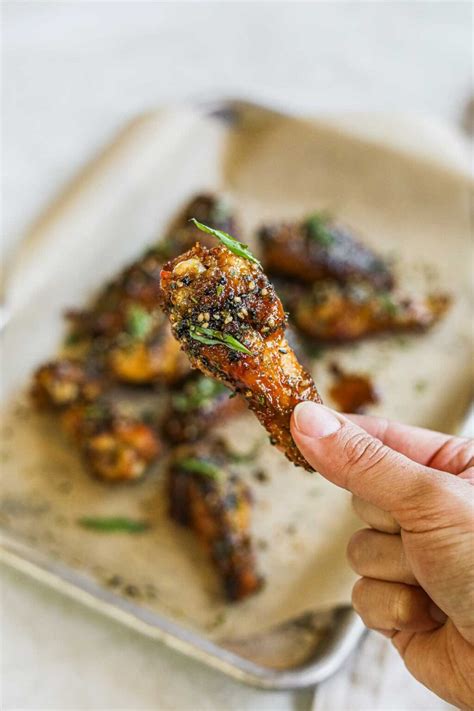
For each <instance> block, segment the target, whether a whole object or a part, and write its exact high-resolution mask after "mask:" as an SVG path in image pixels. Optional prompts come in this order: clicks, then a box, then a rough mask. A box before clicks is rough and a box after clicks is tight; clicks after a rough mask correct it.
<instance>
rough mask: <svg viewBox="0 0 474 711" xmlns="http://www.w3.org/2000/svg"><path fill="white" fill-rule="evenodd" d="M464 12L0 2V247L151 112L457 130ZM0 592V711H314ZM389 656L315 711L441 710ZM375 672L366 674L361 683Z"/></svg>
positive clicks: (285, 695)
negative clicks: (169, 107)
mask: <svg viewBox="0 0 474 711" xmlns="http://www.w3.org/2000/svg"><path fill="white" fill-rule="evenodd" d="M471 13H472V6H471V5H470V3H467V2H464V3H458V2H437V3H431V2H400V3H359V2H352V3H345V2H332V3H298V4H297V3H278V4H276V3H259V4H257V3H227V2H221V3H176V2H175V3H158V2H155V3H129V2H122V3H115V2H103V3H94V2H80V3H73V2H62V3H49V2H10V3H4V28H3V32H4V38H3V39H4V42H3V51H4V65H5V78H4V101H3V107H2V108H3V129H4V131H3V135H4V235H5V236H4V245H5V248H7V249H8V248H11V247H12V246H14V244H15V243H16V242H17V240H18V239H19V238H20V235H21V233H22V231H23V230H24V229H25V227H26V226H27V224H28V222H29V221H30V220H31V219H32V218H33V217H34V215H35V214H37V212H38V211H39V209H40V208H41V207H42V206H44V205H45V204H46V203H47V201H48V200H49V199H51V197H52V196H54V194H55V193H56V192H57V191H58V190H59V189H60V187H61V186H62V185H63V183H64V182H65V181H67V180H68V179H69V178H70V177H71V176H72V175H73V174H74V173H75V172H76V171H77V169H78V168H79V167H80V166H81V165H82V164H83V163H84V162H85V161H87V160H88V159H89V158H90V157H91V156H92V155H93V154H94V152H95V151H96V150H97V149H98V147H100V146H101V145H103V144H104V143H105V142H106V141H107V140H108V138H109V137H110V134H111V133H113V131H114V130H115V129H117V128H118V127H119V126H121V125H122V123H123V122H124V121H125V120H127V119H128V118H129V117H131V116H133V115H134V114H136V113H137V112H140V111H143V110H145V109H147V108H149V107H152V106H156V105H160V104H163V103H165V102H169V101H175V100H182V99H186V98H207V97H214V96H222V95H226V96H246V97H253V98H257V99H262V98H264V99H265V98H266V99H271V100H274V101H276V102H278V103H279V104H280V105H282V106H287V107H290V108H293V109H295V110H303V111H305V112H306V113H314V114H316V113H320V112H331V113H337V112H341V111H344V112H345V111H347V110H363V111H364V112H369V113H370V112H374V111H383V112H390V113H393V114H395V113H399V112H401V111H408V110H410V111H413V112H417V113H420V114H424V115H432V116H434V117H435V118H438V119H444V120H445V121H448V122H449V123H450V124H451V125H452V126H454V125H456V124H458V123H459V122H460V120H461V116H462V111H463V108H464V105H465V102H466V101H467V99H468V98H469V93H470V91H471V87H470V78H471V68H470V61H471V53H472V50H471V36H470V31H471V30H470V23H471ZM385 125H386V124H385ZM437 135H438V136H439V135H441V134H437ZM443 135H444V134H443ZM446 135H447V134H446ZM442 142H443V147H445V146H444V141H442ZM440 147H441V146H440ZM1 580H2V605H1V606H2V666H3V670H2V672H3V673H2V679H3V684H2V707H3V708H4V709H6V710H8V711H13V709H35V710H39V709H48V710H49V709H51V710H53V709H54V710H56V709H57V710H58V711H59V710H63V709H64V710H65V709H77V710H81V711H82V710H84V711H86V710H89V709H94V710H95V709H97V710H98V709H101V710H102V709H104V710H105V709H124V710H127V711H128V710H130V711H131V710H132V709H140V710H147V711H148V710H151V709H160V710H161V709H176V710H177V711H188V709H189V711H191V709H193V710H194V709H197V710H198V711H200V710H201V709H202V710H207V709H209V710H210V711H214V709H215V710H216V711H217V709H219V710H220V709H226V710H227V709H235V710H236V711H244V710H245V709H249V710H252V711H254V710H255V711H257V710H258V711H260V710H262V711H263V710H264V709H268V710H269V711H270V710H271V711H277V710H279V709H282V710H283V709H285V710H286V709H296V710H298V711H299V710H300V709H301V710H303V709H309V708H310V707H311V705H312V703H313V693H312V692H311V691H305V692H298V693H291V692H282V693H272V692H260V691H256V690H252V689H247V688H245V687H243V686H240V685H238V684H236V683H234V682H232V681H230V680H228V679H227V678H225V677H223V676H221V675H219V674H216V673H214V672H212V671H210V670H207V669H205V668H203V667H202V666H200V665H199V664H197V663H194V662H190V661H188V660H186V659H184V658H182V657H180V656H179V655H177V654H175V653H173V652H170V651H169V650H166V649H164V648H163V647H161V646H160V645H158V644H156V643H154V642H151V641H149V640H146V639H143V638H141V637H139V636H138V635H137V634H135V633H133V632H131V631H129V630H126V629H123V628H121V627H120V626H118V625H116V624H113V623H111V622H109V621H107V620H104V619H102V618H100V617H99V616H97V615H95V614H93V613H91V612H90V611H88V610H86V609H84V608H82V607H80V606H79V605H77V604H76V603H73V602H71V601H69V600H66V599H64V598H61V597H60V596H58V595H57V594H55V593H52V592H50V591H49V590H47V589H46V588H43V587H41V586H39V585H37V584H35V583H33V582H31V581H29V580H28V579H27V578H25V577H23V576H22V575H20V574H17V573H14V572H12V571H10V570H6V569H2V571H1ZM387 645H388V643H387V642H386V641H385V640H382V641H378V640H372V639H371V638H369V640H368V641H367V643H366V644H365V645H364V647H363V648H362V651H361V652H360V653H359V654H358V655H357V657H355V658H353V659H352V660H351V661H350V662H349V663H348V664H347V665H346V667H345V669H343V670H341V671H340V672H339V674H338V675H337V676H336V677H334V678H333V679H332V680H328V682H326V683H325V684H323V685H322V686H321V687H320V689H319V690H318V693H317V694H316V700H315V705H314V708H315V709H318V710H319V711H323V710H324V711H339V709H342V708H345V709H351V711H352V710H354V711H357V710H360V711H363V710H364V711H366V710H368V709H373V710H374V711H376V710H377V711H378V710H379V709H388V708H390V709H396V708H404V709H407V710H408V711H412V710H415V709H430V710H431V709H442V708H446V706H445V705H443V704H442V703H441V702H439V701H437V700H436V699H434V697H433V696H432V695H430V694H429V693H428V692H426V691H425V690H423V688H422V687H420V686H419V685H417V684H416V683H415V682H411V681H410V680H408V678H407V676H406V673H405V672H404V670H403V668H402V665H401V664H400V662H399V661H398V659H397V657H396V656H395V655H394V654H392V653H391V652H390V651H389V647H388V646H387ZM374 655H375V656H374ZM375 658H376V659H378V660H379V661H380V674H379V675H378V676H371V677H370V678H368V677H366V676H364V673H363V670H364V669H366V668H367V666H368V665H370V666H373V664H374V659H375ZM393 678H396V679H397V680H398V686H397V688H395V687H394V685H393V683H390V680H391V679H393ZM400 689H404V690H405V695H404V697H403V703H400V705H397V704H399V699H400V696H399V694H400V693H401V692H400Z"/></svg>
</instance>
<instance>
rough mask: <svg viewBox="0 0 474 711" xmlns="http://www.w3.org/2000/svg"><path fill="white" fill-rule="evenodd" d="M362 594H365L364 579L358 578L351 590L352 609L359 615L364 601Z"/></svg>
mask: <svg viewBox="0 0 474 711" xmlns="http://www.w3.org/2000/svg"><path fill="white" fill-rule="evenodd" d="M364 592H365V580H364V578H359V580H357V581H356V582H355V583H354V586H353V588H352V596H351V599H352V607H353V608H354V610H355V611H356V612H358V613H359V614H361V612H362V610H363V604H362V603H363V600H364Z"/></svg>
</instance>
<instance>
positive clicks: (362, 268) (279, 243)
mask: <svg viewBox="0 0 474 711" xmlns="http://www.w3.org/2000/svg"><path fill="white" fill-rule="evenodd" d="M258 236H259V238H260V244H261V247H262V252H263V265H264V267H265V269H266V270H267V271H268V272H269V273H271V274H281V275H285V276H289V277H292V278H297V279H299V280H301V281H304V282H309V283H312V282H314V281H316V280H318V279H321V278H325V277H331V278H333V279H336V280H338V281H342V282H344V281H346V280H347V279H348V278H352V279H354V278H357V279H363V280H364V281H367V282H369V283H370V284H373V285H374V286H376V287H378V288H384V289H389V288H391V287H392V285H393V277H392V275H391V273H390V270H389V268H388V266H387V264H386V263H385V262H384V261H383V260H382V259H380V258H379V257H378V256H377V255H376V254H374V252H373V251H372V250H371V249H369V248H368V247H365V246H364V245H363V244H361V243H360V242H359V241H358V240H356V239H354V237H353V236H352V234H351V233H350V232H349V231H348V230H347V229H346V228H344V227H341V226H339V225H335V224H334V223H333V222H331V221H330V220H329V219H328V218H327V217H326V216H325V215H324V214H323V213H315V214H314V215H311V216H310V217H308V218H307V219H306V220H304V221H302V222H299V223H281V224H275V225H266V226H264V227H262V228H261V229H260V230H259V233H258Z"/></svg>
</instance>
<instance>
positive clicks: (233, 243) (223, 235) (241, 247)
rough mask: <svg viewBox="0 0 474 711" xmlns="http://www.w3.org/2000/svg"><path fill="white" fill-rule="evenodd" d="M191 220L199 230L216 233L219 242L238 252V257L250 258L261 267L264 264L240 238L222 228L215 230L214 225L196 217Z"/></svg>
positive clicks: (233, 251)
mask: <svg viewBox="0 0 474 711" xmlns="http://www.w3.org/2000/svg"><path fill="white" fill-rule="evenodd" d="M191 222H193V223H194V224H195V225H196V227H197V228H198V230H201V232H207V234H209V235H214V237H217V239H218V240H219V242H222V244H223V245H224V246H225V247H227V249H229V250H230V251H231V252H232V253H233V254H236V255H237V256H238V257H243V258H244V259H248V260H249V261H250V262H253V263H254V264H258V266H259V267H261V266H262V265H261V264H260V262H259V261H258V259H257V258H256V257H254V256H253V254H252V252H251V251H250V250H249V248H248V247H247V245H246V244H244V243H243V242H239V240H238V239H235V237H232V235H228V234H227V232H222V230H214V229H213V228H212V227H208V226H207V225H203V223H202V222H198V221H197V220H196V218H194V217H193V218H192V219H191Z"/></svg>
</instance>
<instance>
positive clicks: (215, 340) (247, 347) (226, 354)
mask: <svg viewBox="0 0 474 711" xmlns="http://www.w3.org/2000/svg"><path fill="white" fill-rule="evenodd" d="M198 224H199V223H198ZM202 227H204V226H202ZM204 228H205V227H204ZM205 229H208V228H205ZM216 235H217V236H218V237H219V238H220V239H221V241H222V235H224V239H225V244H227V245H229V246H230V248H227V247H225V246H220V247H214V248H213V249H208V248H206V247H204V246H202V245H200V244H197V245H196V246H195V247H193V249H191V250H189V251H188V252H186V253H185V254H183V255H181V256H180V257H178V258H176V259H174V260H172V261H170V262H168V263H167V264H166V265H165V266H164V268H163V271H162V275H161V286H162V290H163V306H164V309H165V311H166V313H167V314H168V316H169V318H170V323H171V326H172V329H173V333H174V335H175V336H176V338H177V339H178V340H179V341H180V343H181V344H182V347H183V349H184V350H185V352H186V353H187V355H188V356H189V359H190V360H191V364H192V365H193V366H194V367H196V368H199V369H200V370H201V371H202V372H203V373H204V374H206V375H210V376H211V377H214V378H216V379H217V380H220V381H221V382H223V383H224V384H225V385H227V386H228V387H230V388H232V389H233V390H235V391H236V392H238V393H241V394H242V395H243V396H244V397H245V398H246V400H247V403H248V405H249V407H250V409H251V410H253V411H254V412H255V414H256V415H257V417H258V419H259V420H260V422H261V423H262V424H263V426H264V427H265V428H266V429H267V431H268V432H269V434H270V441H271V442H272V444H275V445H276V446H277V447H279V449H281V450H282V451H283V452H284V453H285V454H286V456H287V457H288V459H289V460H290V461H292V462H293V463H294V464H296V465H297V466H303V467H305V468H306V469H309V470H310V466H309V465H308V464H307V462H306V461H305V459H304V458H303V457H302V455H301V454H300V453H299V451H298V449H297V447H296V445H295V444H294V442H293V439H292V437H291V434H290V417H291V413H292V411H293V409H294V407H295V405H296V404H297V403H298V402H301V401H303V400H314V401H315V402H320V398H319V395H318V392H317V390H316V386H315V384H314V382H313V380H312V378H311V376H310V375H309V373H308V372H307V371H306V370H305V369H304V368H303V367H302V365H301V364H300V363H299V361H298V360H297V358H296V356H295V354H294V352H293V350H292V349H291V347H290V346H289V344H288V343H287V340H286V338H285V333H284V329H285V326H286V316H285V313H284V311H283V307H282V304H281V301H280V299H279V298H278V297H277V295H276V294H275V290H274V288H273V286H272V285H271V284H270V282H269V281H268V279H267V277H266V276H265V274H264V273H263V271H262V269H261V266H260V264H259V263H258V261H257V260H256V259H255V258H254V257H253V256H252V255H251V254H250V252H249V251H248V249H247V248H246V247H245V245H242V244H241V243H240V242H237V241H236V240H233V239H232V238H231V237H230V236H229V235H225V233H221V232H218V231H217V232H216ZM242 255H243V256H242Z"/></svg>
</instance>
